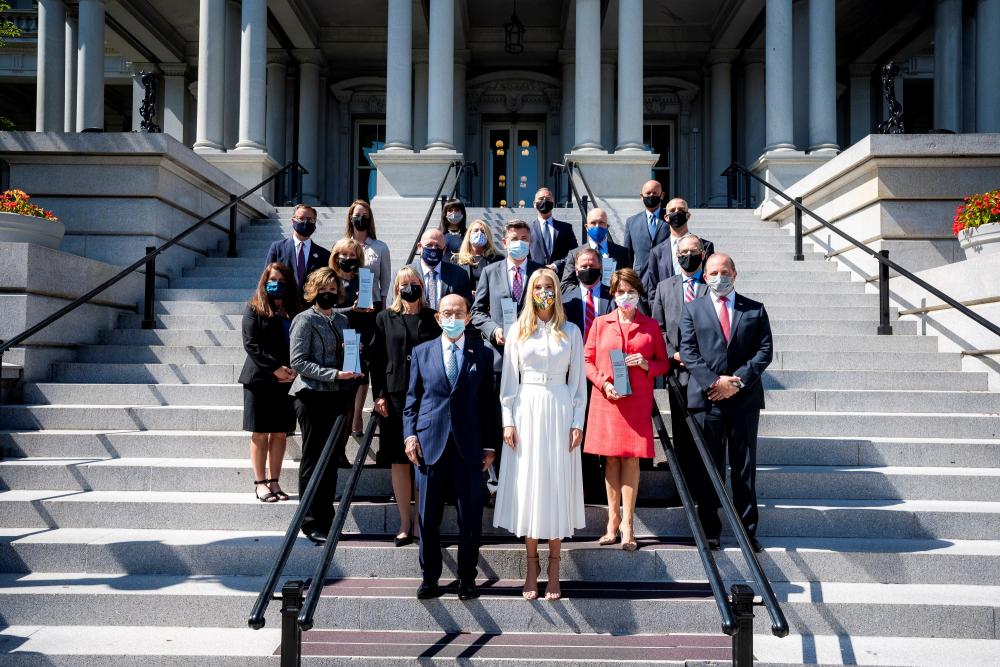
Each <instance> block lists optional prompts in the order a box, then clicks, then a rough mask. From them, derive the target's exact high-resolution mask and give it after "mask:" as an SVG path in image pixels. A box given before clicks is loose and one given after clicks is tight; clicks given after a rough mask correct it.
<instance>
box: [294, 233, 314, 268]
mask: <svg viewBox="0 0 1000 667" xmlns="http://www.w3.org/2000/svg"><path fill="white" fill-rule="evenodd" d="M292 241H294V242H295V261H296V262H298V261H299V248H302V256H303V257H305V258H306V264H308V263H309V251H310V250H312V239H306V240H305V241H300V240H298V239H297V238H295V237H294V236H293V237H292ZM292 268H295V267H292Z"/></svg>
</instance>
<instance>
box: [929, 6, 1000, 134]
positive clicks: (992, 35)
mask: <svg viewBox="0 0 1000 667" xmlns="http://www.w3.org/2000/svg"><path fill="white" fill-rule="evenodd" d="M998 35H1000V0H979V3H978V4H977V5H976V132H1000V62H998V60H997V36H998ZM934 78H935V79H936V78H937V75H935V77H934Z"/></svg>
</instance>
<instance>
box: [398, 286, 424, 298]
mask: <svg viewBox="0 0 1000 667" xmlns="http://www.w3.org/2000/svg"><path fill="white" fill-rule="evenodd" d="M422 294H423V290H422V289H421V288H420V285H417V284H416V283H410V284H408V285H401V286H400V288H399V296H400V297H402V299H403V301H408V302H410V303H413V302H415V301H419V300H420V296H421V295H422Z"/></svg>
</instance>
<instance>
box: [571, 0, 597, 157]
mask: <svg viewBox="0 0 1000 667" xmlns="http://www.w3.org/2000/svg"><path fill="white" fill-rule="evenodd" d="M575 60H576V81H575V85H574V89H575V90H574V92H575V93H576V94H575V98H576V103H575V105H574V107H575V110H576V111H575V114H574V125H575V135H576V141H575V144H574V146H573V150H574V151H579V150H597V151H600V150H604V148H603V146H601V94H602V90H601V0H576V53H575Z"/></svg>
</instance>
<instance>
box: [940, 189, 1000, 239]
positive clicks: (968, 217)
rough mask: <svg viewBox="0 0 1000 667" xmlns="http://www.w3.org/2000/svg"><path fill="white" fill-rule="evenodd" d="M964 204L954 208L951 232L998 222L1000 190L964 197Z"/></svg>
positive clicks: (999, 219)
mask: <svg viewBox="0 0 1000 667" xmlns="http://www.w3.org/2000/svg"><path fill="white" fill-rule="evenodd" d="M962 201H963V202H965V204H964V205H960V206H959V207H958V208H956V209H955V217H954V219H953V220H952V233H954V234H955V235H956V236H957V235H958V233H959V232H961V231H963V230H971V229H975V228H976V227H980V226H982V225H988V224H990V223H1000V190H993V191H991V192H986V193H983V194H975V195H969V196H967V197H964V198H963V200H962Z"/></svg>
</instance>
